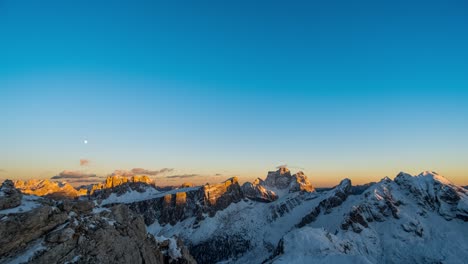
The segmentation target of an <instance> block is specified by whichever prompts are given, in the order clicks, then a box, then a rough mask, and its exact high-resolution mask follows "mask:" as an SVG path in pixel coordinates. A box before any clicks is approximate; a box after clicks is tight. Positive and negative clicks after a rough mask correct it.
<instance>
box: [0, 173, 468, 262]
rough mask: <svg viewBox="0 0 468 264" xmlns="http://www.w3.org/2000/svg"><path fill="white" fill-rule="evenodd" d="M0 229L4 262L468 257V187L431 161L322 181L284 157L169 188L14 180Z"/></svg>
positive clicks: (128, 181)
mask: <svg viewBox="0 0 468 264" xmlns="http://www.w3.org/2000/svg"><path fill="white" fill-rule="evenodd" d="M0 234H1V236H0V242H1V243H0V263H23V262H28V263H243V264H246V263H466V260H467V259H468V238H467V236H466V234H468V191H467V190H466V189H465V188H463V187H461V186H457V185H455V184H453V183H451V182H450V181H449V180H447V179H446V178H445V177H443V176H441V175H439V174H437V173H435V172H430V171H426V172H423V173H421V174H419V175H416V176H412V175H409V174H407V173H403V172H402V173H400V174H398V175H397V176H396V177H395V178H394V179H390V178H388V177H385V178H383V179H382V180H380V181H379V182H375V183H369V184H365V185H359V186H353V185H352V182H351V180H350V179H343V180H342V181H341V182H340V183H339V184H338V185H337V186H335V187H333V188H327V189H318V188H317V189H316V188H314V186H313V184H312V183H311V181H310V179H308V177H307V176H306V175H305V174H304V173H302V172H297V173H295V174H293V173H291V172H290V171H289V170H288V169H287V168H285V167H282V168H279V169H278V170H277V171H270V172H268V174H267V176H266V178H265V179H256V180H254V181H253V182H246V183H244V184H242V185H241V184H239V180H238V178H236V177H233V178H230V179H227V180H226V181H224V182H221V183H218V184H206V185H203V186H193V185H190V184H184V185H183V186H180V187H177V188H172V189H161V188H158V187H157V186H156V184H155V182H154V181H152V180H151V179H150V178H149V177H147V176H133V177H123V176H116V175H114V176H112V177H108V178H107V179H106V180H105V181H104V182H102V183H99V184H95V185H91V186H88V188H83V189H80V190H76V189H74V188H73V187H72V186H70V185H68V184H66V183H55V182H51V181H48V180H42V181H37V180H30V181H27V182H24V181H9V180H7V181H5V182H4V183H3V184H2V187H1V189H0Z"/></svg>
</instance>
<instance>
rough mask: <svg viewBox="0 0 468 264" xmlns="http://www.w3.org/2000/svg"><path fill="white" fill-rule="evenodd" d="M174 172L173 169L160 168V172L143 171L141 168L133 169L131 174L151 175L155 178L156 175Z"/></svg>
mask: <svg viewBox="0 0 468 264" xmlns="http://www.w3.org/2000/svg"><path fill="white" fill-rule="evenodd" d="M172 171H174V169H172V168H162V169H160V170H154V171H152V170H145V169H143V168H133V169H132V172H133V173H135V174H144V175H152V176H156V175H158V174H162V173H167V172H172Z"/></svg>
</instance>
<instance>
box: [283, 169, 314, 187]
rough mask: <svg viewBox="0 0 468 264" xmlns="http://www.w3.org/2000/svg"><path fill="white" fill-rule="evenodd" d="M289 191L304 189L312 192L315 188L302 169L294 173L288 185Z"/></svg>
mask: <svg viewBox="0 0 468 264" xmlns="http://www.w3.org/2000/svg"><path fill="white" fill-rule="evenodd" d="M289 191H290V192H297V191H304V192H313V191H315V188H314V187H313V186H312V184H311V183H310V182H309V180H308V179H307V176H305V174H304V173H303V172H302V171H299V172H298V173H296V174H294V175H293V177H292V181H291V183H290V185H289Z"/></svg>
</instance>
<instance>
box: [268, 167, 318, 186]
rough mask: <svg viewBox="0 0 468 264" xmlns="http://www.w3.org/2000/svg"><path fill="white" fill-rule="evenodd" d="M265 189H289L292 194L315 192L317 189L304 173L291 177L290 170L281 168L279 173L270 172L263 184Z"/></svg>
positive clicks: (300, 172)
mask: <svg viewBox="0 0 468 264" xmlns="http://www.w3.org/2000/svg"><path fill="white" fill-rule="evenodd" d="M262 185H263V186H265V187H267V188H268V187H270V188H275V189H280V190H283V189H289V191H290V192H297V191H304V192H313V191H315V188H314V187H313V186H312V184H311V183H310V182H309V180H308V179H307V176H305V175H304V173H303V172H302V171H299V172H298V173H296V174H294V175H291V172H290V171H289V170H288V168H285V167H281V168H280V169H278V170H277V171H270V172H268V175H267V178H266V179H265V181H264V182H263V183H262Z"/></svg>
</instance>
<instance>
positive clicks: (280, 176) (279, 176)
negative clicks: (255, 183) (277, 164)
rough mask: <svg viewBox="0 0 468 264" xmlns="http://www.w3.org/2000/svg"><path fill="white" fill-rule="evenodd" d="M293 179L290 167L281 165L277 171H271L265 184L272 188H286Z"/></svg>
mask: <svg viewBox="0 0 468 264" xmlns="http://www.w3.org/2000/svg"><path fill="white" fill-rule="evenodd" d="M291 181H292V176H291V172H290V171H289V170H288V168H285V167H281V168H279V169H278V170H277V171H269V172H268V175H267V177H266V179H265V182H264V185H265V186H268V187H272V188H278V189H286V188H288V187H289V185H290V184H291Z"/></svg>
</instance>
